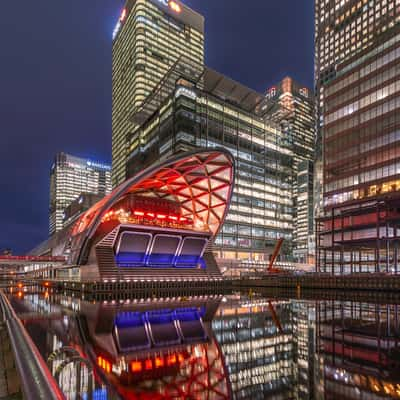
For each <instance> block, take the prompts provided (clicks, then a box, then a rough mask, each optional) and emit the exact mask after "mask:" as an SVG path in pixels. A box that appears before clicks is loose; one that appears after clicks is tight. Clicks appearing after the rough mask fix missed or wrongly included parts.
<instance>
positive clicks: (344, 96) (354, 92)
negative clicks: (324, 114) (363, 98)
mask: <svg viewBox="0 0 400 400" xmlns="http://www.w3.org/2000/svg"><path fill="white" fill-rule="evenodd" d="M398 69H399V65H398V64H397V65H394V66H393V67H391V68H390V69H387V70H385V71H383V72H381V73H380V74H378V75H375V76H373V77H372V78H370V79H368V80H366V81H363V82H361V83H360V84H359V85H358V86H354V87H352V88H350V89H349V90H346V91H345V92H344V93H341V94H340V96H337V97H335V98H333V99H329V98H327V99H326V111H329V110H331V109H333V108H335V107H337V106H338V105H340V104H342V103H344V102H346V101H349V100H351V99H352V98H354V97H357V96H359V95H360V94H362V93H364V92H366V91H369V90H370V89H372V88H374V87H376V86H380V85H381V84H383V83H384V82H386V81H388V80H392V79H393V78H396V77H397V76H398ZM353 75H355V78H357V79H355V80H358V74H353Z"/></svg>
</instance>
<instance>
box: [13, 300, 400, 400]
mask: <svg viewBox="0 0 400 400" xmlns="http://www.w3.org/2000/svg"><path fill="white" fill-rule="evenodd" d="M10 299H11V302H12V305H13V307H14V308H15V310H16V311H17V313H18V315H19V316H20V318H21V319H22V320H23V322H24V324H25V326H26V328H27V330H28V332H29V333H30V335H31V337H32V338H33V340H34V342H35V343H36V345H37V347H38V348H39V350H40V352H41V354H42V355H43V357H44V358H45V359H46V360H48V365H49V367H50V370H51V371H52V373H53V374H54V375H55V376H56V378H57V380H58V382H59V384H60V387H61V388H62V389H63V391H64V392H65V394H66V396H67V398H68V399H94V400H103V399H193V400H194V399H208V400H212V399H253V400H255V399H282V400H284V399H343V400H344V399H362V400H370V399H387V398H398V399H400V305H398V304H386V303H388V301H383V302H382V301H381V302H380V304H376V301H375V302H368V301H338V300H309V301H306V300H292V299H285V298H269V297H266V296H262V295H252V296H243V295H229V296H214V297H200V298H199V297H197V298H189V299H187V298H184V299H182V298H168V299H163V300H160V299H158V300H154V299H153V300H147V301H146V300H128V301H126V300H124V301H115V302H111V301H109V302H89V301H84V300H80V299H76V298H71V297H67V296H59V295H51V294H50V295H49V294H47V293H41V294H28V293H24V294H21V293H20V294H19V296H10Z"/></svg>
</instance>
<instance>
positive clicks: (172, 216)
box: [169, 215, 178, 221]
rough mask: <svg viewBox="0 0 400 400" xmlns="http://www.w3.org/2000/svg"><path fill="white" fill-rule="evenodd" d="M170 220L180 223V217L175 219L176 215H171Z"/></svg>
mask: <svg viewBox="0 0 400 400" xmlns="http://www.w3.org/2000/svg"><path fill="white" fill-rule="evenodd" d="M169 219H172V221H178V217H175V216H174V215H170V216H169Z"/></svg>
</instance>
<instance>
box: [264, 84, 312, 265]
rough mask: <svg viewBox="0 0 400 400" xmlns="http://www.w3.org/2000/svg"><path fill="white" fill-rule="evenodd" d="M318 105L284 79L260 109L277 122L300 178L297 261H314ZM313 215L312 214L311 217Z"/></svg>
mask: <svg viewBox="0 0 400 400" xmlns="http://www.w3.org/2000/svg"><path fill="white" fill-rule="evenodd" d="M314 108H315V102H314V95H313V92H312V90H310V89H308V88H307V87H304V86H303V85H300V84H299V83H297V82H296V81H294V80H293V79H292V78H290V77H285V78H284V79H283V80H282V81H281V82H279V83H278V84H277V85H275V86H273V87H271V88H270V89H269V90H268V91H267V94H266V99H265V103H264V104H263V105H262V107H261V109H262V112H263V116H264V118H266V119H268V120H271V121H274V122H276V123H277V124H278V125H279V126H280V128H281V130H282V131H283V134H284V136H285V139H286V140H287V141H288V142H289V143H290V146H291V148H292V151H293V156H294V163H293V167H294V171H295V174H296V176H297V178H296V179H295V182H294V183H295V184H294V185H293V196H294V201H295V231H294V250H293V255H294V258H295V259H296V260H297V261H300V262H305V263H306V262H309V261H311V258H312V255H313V254H314V251H313V245H312V244H313V240H314V234H313V216H312V209H313V161H314V143H315V119H314V116H315V111H314ZM310 212H311V214H310Z"/></svg>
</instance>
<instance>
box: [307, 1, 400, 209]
mask: <svg viewBox="0 0 400 400" xmlns="http://www.w3.org/2000/svg"><path fill="white" fill-rule="evenodd" d="M399 18H400V2H399V0H316V1H315V74H314V76H315V88H316V119H317V141H316V160H315V177H316V179H315V198H314V201H315V205H316V211H315V214H316V216H318V215H320V214H321V212H322V210H323V197H322V193H323V188H322V185H323V182H322V176H323V174H322V169H323V135H324V116H323V114H324V105H325V86H326V84H327V83H328V82H330V81H331V80H332V79H333V78H335V76H336V74H337V68H338V65H339V64H342V63H344V62H346V60H349V59H350V58H353V57H354V56H356V55H357V54H360V57H361V52H362V51H364V50H366V49H368V48H370V47H371V46H374V45H376V44H377V43H379V42H384V41H385V39H384V36H385V34H386V33H387V31H388V30H389V29H390V28H392V27H393V26H394V25H395V24H397V23H398V22H399Z"/></svg>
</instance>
